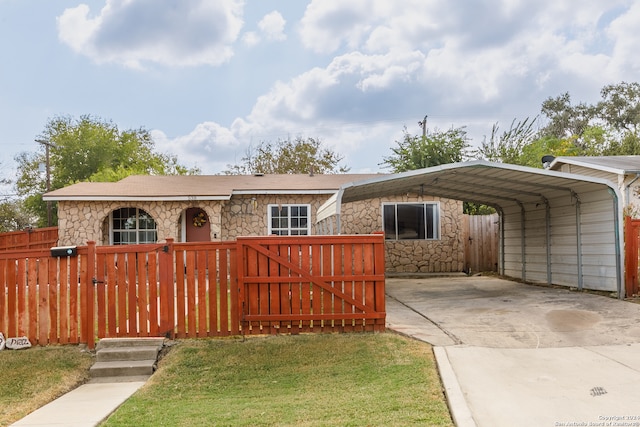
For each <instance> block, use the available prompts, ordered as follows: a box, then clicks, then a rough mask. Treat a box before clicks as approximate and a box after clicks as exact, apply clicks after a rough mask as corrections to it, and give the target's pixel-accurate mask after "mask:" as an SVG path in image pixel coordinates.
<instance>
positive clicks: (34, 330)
mask: <svg viewBox="0 0 640 427" xmlns="http://www.w3.org/2000/svg"><path fill="white" fill-rule="evenodd" d="M28 263H29V264H28V266H27V272H28V275H29V277H28V278H27V282H28V284H29V334H28V336H29V340H30V341H31V342H34V343H35V342H38V293H39V291H38V261H37V260H36V258H30V259H29V260H28ZM7 273H8V271H7Z"/></svg>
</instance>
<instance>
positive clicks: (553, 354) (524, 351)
mask: <svg viewBox="0 0 640 427" xmlns="http://www.w3.org/2000/svg"><path fill="white" fill-rule="evenodd" d="M386 286H387V296H388V298H387V326H388V327H389V328H390V329H393V330H396V331H398V332H400V333H403V334H405V335H409V336H412V337H415V338H417V339H421V340H423V341H427V342H429V343H431V344H432V345H434V353H435V355H436V359H437V362H438V368H439V370H440V373H441V377H442V380H443V386H444V388H445V391H446V393H447V397H448V401H449V405H450V406H451V410H452V414H453V416H454V420H455V421H456V423H457V425H458V426H481V427H484V426H513V425H519V426H563V425H564V426H568V425H585V426H587V425H594V426H595V425H603V426H604V425H611V426H614V425H629V426H640V304H633V303H629V302H624V301H619V300H616V299H614V298H609V297H606V296H599V295H592V294H586V293H581V292H573V291H569V290H566V289H555V288H547V287H538V286H531V285H525V284H521V283H517V282H512V281H507V280H502V279H497V278H491V277H445V278H430V279H398V278H390V279H387V285H386ZM572 423H573V424H572ZM607 423H611V424H607ZM616 423H618V424H616ZM625 423H626V424H625Z"/></svg>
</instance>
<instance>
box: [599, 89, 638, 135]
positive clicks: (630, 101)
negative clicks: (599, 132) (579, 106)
mask: <svg viewBox="0 0 640 427" xmlns="http://www.w3.org/2000/svg"><path fill="white" fill-rule="evenodd" d="M600 94H601V95H602V101H600V102H599V103H598V104H597V106H596V108H597V111H598V113H599V116H600V117H601V118H602V120H604V121H605V122H606V123H607V124H609V126H611V127H612V128H613V129H614V130H616V131H618V132H622V133H631V134H633V135H637V134H638V128H639V126H640V84H639V83H636V82H634V83H626V82H622V83H619V84H617V85H607V86H605V87H603V88H602V90H601V91H600Z"/></svg>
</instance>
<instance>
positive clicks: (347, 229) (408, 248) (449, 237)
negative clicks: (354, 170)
mask: <svg viewBox="0 0 640 427" xmlns="http://www.w3.org/2000/svg"><path fill="white" fill-rule="evenodd" d="M426 201H435V202H438V203H439V205H440V239H438V240H386V242H385V258H386V263H385V264H386V266H385V270H386V271H387V272H395V273H442V272H453V271H462V270H463V269H464V242H463V241H462V240H463V236H462V230H461V226H462V221H463V210H462V202H459V201H456V200H449V199H441V198H437V197H429V196H423V197H421V196H418V195H416V194H407V195H403V196H399V197H387V198H385V199H371V200H367V201H366V202H354V203H346V204H344V205H343V206H342V209H341V227H342V232H343V233H344V234H369V233H374V232H379V231H383V229H384V227H383V224H382V213H381V210H382V203H383V202H398V203H400V202H426Z"/></svg>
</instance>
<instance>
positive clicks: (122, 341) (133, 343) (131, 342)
mask: <svg viewBox="0 0 640 427" xmlns="http://www.w3.org/2000/svg"><path fill="white" fill-rule="evenodd" d="M163 345H164V338H162V337H144V338H102V339H101V340H100V341H98V344H97V345H96V351H99V350H101V349H103V348H112V347H151V346H153V347H158V349H160V348H162V346H163Z"/></svg>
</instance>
